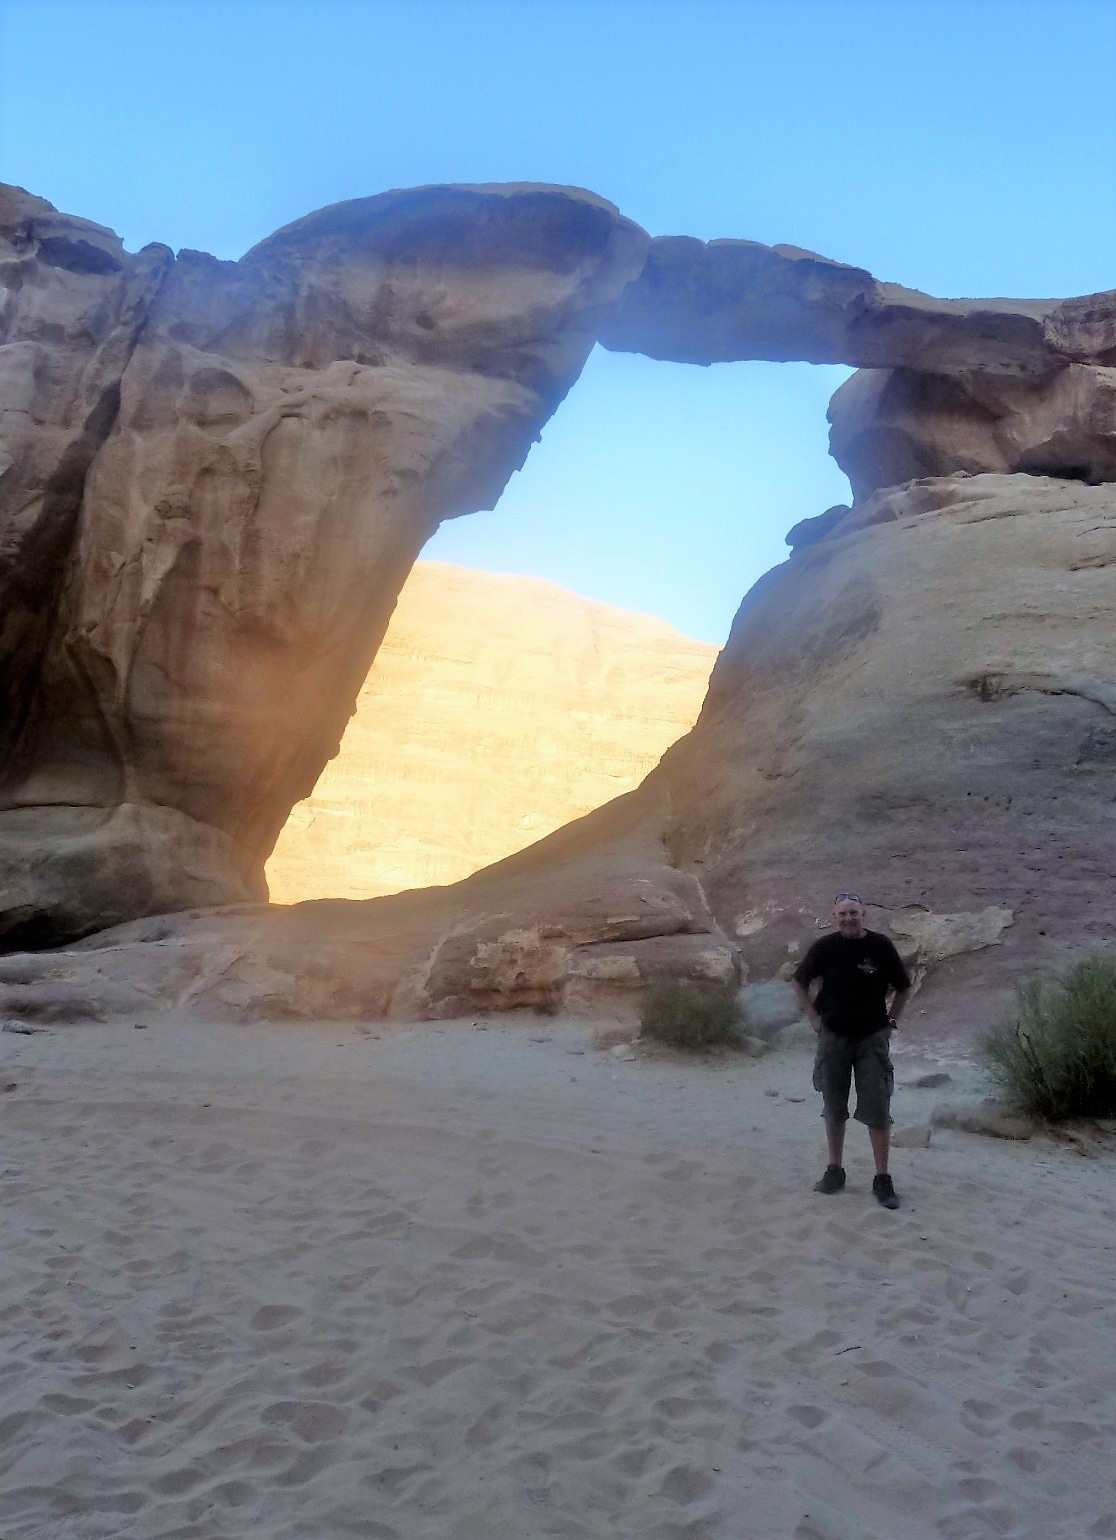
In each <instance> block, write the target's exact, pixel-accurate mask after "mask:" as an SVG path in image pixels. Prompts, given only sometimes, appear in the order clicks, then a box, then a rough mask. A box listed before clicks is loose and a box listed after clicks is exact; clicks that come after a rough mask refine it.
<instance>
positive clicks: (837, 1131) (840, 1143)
mask: <svg viewBox="0 0 1116 1540" xmlns="http://www.w3.org/2000/svg"><path fill="white" fill-rule="evenodd" d="M884 1138H885V1139H886V1138H887V1130H886V1129H885V1130H884ZM825 1142H826V1144H827V1145H828V1146H829V1164H830V1165H831V1166H839V1165H840V1164H841V1157H842V1155H843V1154H844V1153H845V1125H844V1123H830V1122H828V1121H827V1122H826V1125H825ZM874 1148H875V1146H874V1145H873V1149H874ZM884 1161H885V1165H884V1170H885V1171H886V1170H887V1165H886V1161H887V1156H886V1154H885V1155H884Z"/></svg>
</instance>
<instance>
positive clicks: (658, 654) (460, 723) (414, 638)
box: [267, 562, 718, 904]
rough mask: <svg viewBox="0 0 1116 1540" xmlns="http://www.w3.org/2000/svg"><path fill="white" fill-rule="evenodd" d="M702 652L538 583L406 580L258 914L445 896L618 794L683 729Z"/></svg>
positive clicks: (455, 577) (461, 573)
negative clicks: (443, 888)
mask: <svg viewBox="0 0 1116 1540" xmlns="http://www.w3.org/2000/svg"><path fill="white" fill-rule="evenodd" d="M717 650H718V649H717V648H716V647H713V646H710V645H709V644H707V643H704V642H695V641H692V640H690V639H689V638H688V637H685V636H682V635H681V634H680V633H679V632H678V631H676V630H675V629H674V628H673V627H672V626H669V625H667V624H666V623H665V622H664V621H661V620H656V619H654V618H653V617H652V616H649V615H637V614H633V613H631V612H630V611H627V610H620V609H616V608H614V607H613V606H611V605H607V604H595V603H592V602H590V601H589V600H587V599H581V598H578V597H577V596H576V595H574V594H571V593H568V592H567V591H566V590H565V589H562V588H559V587H557V586H556V585H555V584H553V583H544V582H541V581H539V580H538V579H534V578H517V577H499V576H496V575H494V574H492V573H487V572H473V571H469V570H467V569H465V568H461V567H452V566H448V565H446V564H445V563H444V562H419V563H417V564H416V566H415V567H414V569H413V570H412V572H411V574H410V576H409V578H408V579H407V582H406V584H405V586H404V588H403V591H402V593H401V594H400V596H399V602H398V604H397V606H396V609H395V613H394V614H393V616H392V618H391V623H390V625H389V626H388V630H387V634H386V636H385V637H384V641H383V644H382V646H381V647H380V650H379V652H378V653H377V655H376V660H375V662H374V663H373V665H372V669H371V671H370V673H369V675H368V678H367V679H366V680H365V682H364V684H363V685H362V687H361V691H360V694H359V696H358V697H357V703H356V711H355V714H354V716H353V719H352V721H351V722H350V723H349V725H348V727H347V728H346V730H345V737H344V740H343V742H342V745H341V750H340V753H339V754H338V756H337V758H336V759H333V760H331V761H330V762H329V764H328V765H327V766H326V768H325V770H324V771H323V772H322V775H321V779H320V780H319V781H318V784H317V786H316V787H315V788H314V791H313V794H312V795H311V796H310V797H309V798H308V799H307V800H306V801H305V802H300V803H299V804H297V806H296V807H295V808H294V809H293V810H292V812H291V816H290V818H289V819H288V820H287V823H286V825H285V827H284V829H283V832H282V834H281V835H280V836H279V841H278V843H277V845H276V847H275V849H274V851H273V852H272V854H271V858H270V860H269V861H268V865H267V880H268V886H269V888H270V891H271V898H272V901H273V902H277V903H283V904H287V903H298V902H300V901H301V900H304V899H309V898H329V897H333V898H374V897H377V896H379V895H381V894H385V893H397V892H399V891H400V890H402V889H404V888H423V887H428V886H431V885H432V884H443V883H447V882H456V881H459V880H460V879H461V878H463V877H467V876H469V875H470V873H472V872H475V871H477V870H478V869H479V868H480V867H482V866H488V865H490V864H491V863H492V862H493V861H499V860H502V859H503V857H505V856H508V855H511V854H513V853H514V852H515V851H517V850H522V849H523V847H524V846H525V845H530V844H533V843H534V842H535V841H536V840H539V839H542V838H543V836H544V835H546V834H550V833H551V832H552V831H553V830H554V829H557V828H559V827H560V826H561V825H562V824H566V823H570V822H572V821H573V820H574V819H576V818H581V817H582V816H583V815H584V814H586V813H588V812H591V811H592V810H593V809H594V808H596V807H599V806H600V805H601V804H602V803H604V802H607V801H609V800H610V799H611V798H613V797H617V796H620V795H622V794H623V793H624V792H628V791H632V790H633V789H634V788H635V787H636V786H638V785H639V783H640V782H641V781H642V780H643V778H644V776H645V775H646V774H647V773H648V771H649V770H651V769H653V767H654V766H655V765H656V764H657V763H658V761H659V759H660V758H661V757H662V754H663V752H664V751H665V750H666V749H667V748H669V747H670V745H671V744H672V743H674V742H675V741H676V739H678V738H680V737H681V736H682V734H683V733H684V732H687V731H688V730H689V729H690V728H691V727H692V726H693V724H694V722H695V721H696V720H697V715H698V712H699V711H700V710H701V703H702V701H703V700H704V698H705V691H706V688H707V686H708V683H709V674H710V670H711V669H712V667H713V663H714V660H715V659H716V656H717Z"/></svg>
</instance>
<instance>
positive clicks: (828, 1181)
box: [814, 1166, 845, 1192]
mask: <svg viewBox="0 0 1116 1540" xmlns="http://www.w3.org/2000/svg"><path fill="white" fill-rule="evenodd" d="M844 1185H845V1168H844V1166H826V1168H825V1171H824V1173H823V1175H822V1178H821V1180H820V1181H817V1182H815V1183H814V1191H815V1192H840V1191H841V1188H842V1187H844Z"/></svg>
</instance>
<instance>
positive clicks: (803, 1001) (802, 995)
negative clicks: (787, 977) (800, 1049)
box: [791, 979, 821, 1032]
mask: <svg viewBox="0 0 1116 1540" xmlns="http://www.w3.org/2000/svg"><path fill="white" fill-rule="evenodd" d="M791 983H792V984H793V985H794V992H795V995H796V996H797V997H798V1003H799V1005H800V1006H801V1008H802V1014H803V1016H805V1018H806V1020H807V1021H808V1022H809V1023H810V1025H811V1026H812V1027H813V1029H814V1031H815V1032H820V1031H821V1017H820V1016H819V1015H818V1011H817V1007H816V1006H815V1004H814V1002H813V1001H812V1000H811V999H810V996H809V994H808V993H807V991H806V988H805V986H804V985H802V984H800V983H799V982H798V980H797V979H791Z"/></svg>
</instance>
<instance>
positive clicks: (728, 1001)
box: [639, 979, 741, 1053]
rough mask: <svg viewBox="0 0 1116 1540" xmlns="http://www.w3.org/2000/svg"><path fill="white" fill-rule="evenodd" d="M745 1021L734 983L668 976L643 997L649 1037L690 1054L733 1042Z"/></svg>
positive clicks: (643, 1019) (645, 1032)
mask: <svg viewBox="0 0 1116 1540" xmlns="http://www.w3.org/2000/svg"><path fill="white" fill-rule="evenodd" d="M740 1020H741V1013H740V1006H739V1004H738V1003H737V999H736V988H735V986H734V985H732V984H693V983H691V982H690V981H689V980H688V979H667V980H665V981H664V982H663V983H661V984H652V985H651V987H650V988H649V989H648V990H647V991H646V992H645V994H644V996H643V1004H642V1007H641V1009H640V1015H639V1021H640V1026H641V1027H642V1029H643V1035H644V1036H645V1037H651V1038H654V1039H655V1040H656V1042H660V1043H667V1044H668V1045H669V1046H670V1047H671V1048H682V1049H685V1050H687V1051H688V1052H690V1053H697V1052H700V1051H701V1050H702V1049H703V1048H713V1047H715V1046H717V1045H718V1044H721V1043H730V1042H732V1041H733V1040H734V1038H735V1037H737V1036H738V1033H739V1024H740Z"/></svg>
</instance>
